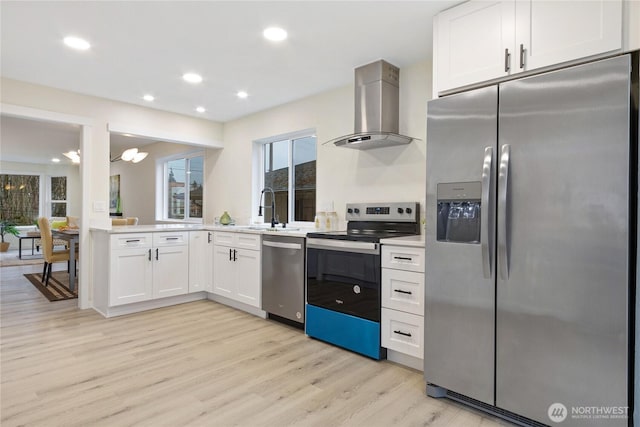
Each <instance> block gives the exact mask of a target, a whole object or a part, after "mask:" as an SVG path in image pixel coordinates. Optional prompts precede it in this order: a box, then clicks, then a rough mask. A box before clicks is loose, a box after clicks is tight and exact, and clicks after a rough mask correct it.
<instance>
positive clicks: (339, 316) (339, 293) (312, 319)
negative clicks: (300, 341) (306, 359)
mask: <svg viewBox="0 0 640 427" xmlns="http://www.w3.org/2000/svg"><path fill="white" fill-rule="evenodd" d="M345 217H346V219H347V221H348V223H347V231H340V232H315V233H309V234H307V280H306V295H307V304H306V323H305V332H306V334H307V335H309V336H310V337H313V338H317V339H320V340H323V341H326V342H329V343H332V344H335V345H338V346H340V347H344V348H346V349H349V350H352V351H355V352H357V353H360V354H363V355H365V356H369V357H371V358H374V359H383V358H385V357H386V350H385V349H383V348H382V347H381V346H380V298H381V290H380V287H381V279H380V276H381V268H380V240H381V239H386V238H390V237H401V236H408V235H415V234H420V207H419V204H418V203H416V202H407V203H349V204H347V211H346V216H345Z"/></svg>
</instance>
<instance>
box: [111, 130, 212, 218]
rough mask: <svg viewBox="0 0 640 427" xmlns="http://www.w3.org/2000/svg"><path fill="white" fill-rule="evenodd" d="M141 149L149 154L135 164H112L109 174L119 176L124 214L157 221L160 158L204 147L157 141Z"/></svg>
mask: <svg viewBox="0 0 640 427" xmlns="http://www.w3.org/2000/svg"><path fill="white" fill-rule="evenodd" d="M140 150H141V151H146V152H148V153H149V155H148V156H147V158H145V159H144V160H143V161H142V162H140V163H135V164H134V163H130V162H124V161H118V162H114V163H111V172H110V175H118V174H119V175H120V199H121V205H122V214H123V216H125V217H126V216H135V217H138V224H155V223H156V216H157V215H156V209H155V208H156V185H157V182H156V166H157V163H158V160H159V159H162V158H164V157H168V156H172V155H175V154H186V153H190V152H193V151H197V150H202V147H197V146H192V145H184V144H173V143H166V142H157V143H154V144H149V145H145V146H144V147H142V148H140ZM206 167H207V165H206V164H205V168H206Z"/></svg>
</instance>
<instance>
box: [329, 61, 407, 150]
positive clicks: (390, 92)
mask: <svg viewBox="0 0 640 427" xmlns="http://www.w3.org/2000/svg"><path fill="white" fill-rule="evenodd" d="M399 83H400V69H399V68H398V67H395V66H393V65H391V64H389V63H388V62H386V61H383V60H379V61H376V62H372V63H371V64H367V65H363V66H361V67H358V68H356V70H355V107H356V108H355V126H354V133H353V134H350V135H345V136H341V137H340V138H336V139H332V140H331V141H327V142H326V143H325V144H329V143H333V144H335V146H336V147H347V148H357V149H360V150H367V149H370V148H378V147H389V146H392V145H403V144H408V143H410V142H411V141H413V139H414V138H411V137H409V136H404V135H400V134H398V132H399V125H398V123H399V98H400V96H399Z"/></svg>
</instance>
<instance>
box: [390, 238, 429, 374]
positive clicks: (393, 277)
mask: <svg viewBox="0 0 640 427" xmlns="http://www.w3.org/2000/svg"><path fill="white" fill-rule="evenodd" d="M424 257H425V251H424V249H423V248H420V247H409V246H394V245H383V246H382V312H381V325H380V327H381V342H382V346H383V347H385V348H386V349H388V350H390V351H389V352H388V354H387V357H388V358H389V359H392V356H391V352H392V351H395V352H398V353H400V354H403V355H407V356H411V357H412V358H413V359H412V361H411V363H410V364H409V365H410V366H412V367H416V368H420V367H421V366H422V363H421V361H422V359H423V357H424V356H423V354H424V345H423V340H424ZM400 362H401V363H403V361H400ZM405 364H407V363H405Z"/></svg>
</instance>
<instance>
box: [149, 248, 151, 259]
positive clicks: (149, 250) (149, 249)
mask: <svg viewBox="0 0 640 427" xmlns="http://www.w3.org/2000/svg"><path fill="white" fill-rule="evenodd" d="M149 261H151V249H149Z"/></svg>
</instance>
